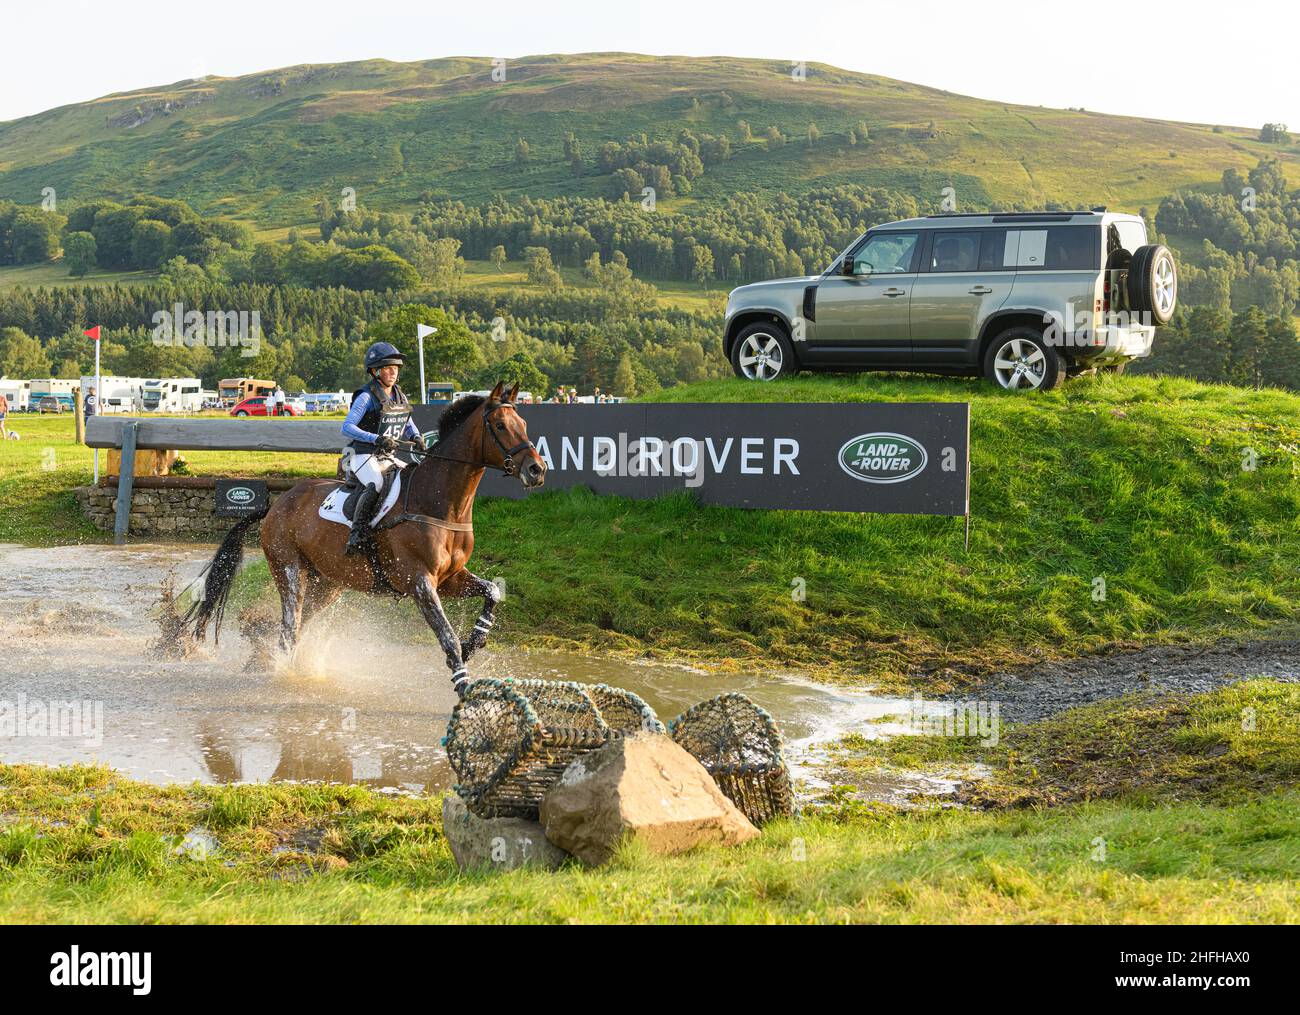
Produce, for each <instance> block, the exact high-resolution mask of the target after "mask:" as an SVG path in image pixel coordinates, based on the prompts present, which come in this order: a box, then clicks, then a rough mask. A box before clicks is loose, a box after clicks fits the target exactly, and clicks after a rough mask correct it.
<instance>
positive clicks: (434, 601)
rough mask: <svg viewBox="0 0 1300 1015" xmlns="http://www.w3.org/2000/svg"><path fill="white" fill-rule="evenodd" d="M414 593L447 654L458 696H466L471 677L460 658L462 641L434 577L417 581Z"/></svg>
mask: <svg viewBox="0 0 1300 1015" xmlns="http://www.w3.org/2000/svg"><path fill="white" fill-rule="evenodd" d="M412 593H413V595H414V596H415V602H416V604H417V605H418V606H419V607H420V614H421V615H422V616H423V617H424V619H425V621H426V622H427V623H428V625H429V626H430V627H431V628H433V633H434V634H436V635H437V636H438V643H439V644H440V645H442V650H443V651H444V652H446V653H447V668H448V669H449V670H451V686H452V687H453V688H454V689H455V691H456V694H457V695H458V696H459V695H462V694H464V693H465V688H466V687H468V686H469V675H468V674H467V673H466V670H465V663H464V662H463V661H462V660H461V657H460V639H459V638H457V637H456V631H455V630H454V629H453V628H452V626H451V621H450V620H448V619H447V614H446V613H444V612H443V610H442V600H441V599H439V598H438V589H437V588H436V587H435V585H434V582H433V577H432V576H431V575H428V574H426V575H423V576H422V577H421V578H419V579H417V580H416V582H415V584H414V587H413V588H412Z"/></svg>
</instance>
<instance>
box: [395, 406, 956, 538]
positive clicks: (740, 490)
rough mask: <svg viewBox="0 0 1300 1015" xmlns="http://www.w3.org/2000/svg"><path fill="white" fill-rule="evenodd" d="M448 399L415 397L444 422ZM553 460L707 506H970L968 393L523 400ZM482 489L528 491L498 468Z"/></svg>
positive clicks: (601, 481)
mask: <svg viewBox="0 0 1300 1015" xmlns="http://www.w3.org/2000/svg"><path fill="white" fill-rule="evenodd" d="M442 408H443V407H441V406H417V407H416V409H415V419H416V423H417V424H418V425H419V427H420V429H421V431H423V432H424V433H426V434H428V433H431V432H432V431H435V430H436V429H437V425H438V416H439V414H440V412H441V409H442ZM519 412H520V414H521V415H522V416H523V418H524V420H525V421H526V422H527V424H528V435H529V437H530V438H532V441H533V443H534V444H535V445H537V450H538V453H539V454H540V455H541V456H542V458H543V460H544V461H545V462H546V465H547V473H546V487H545V489H547V490H563V489H566V488H568V487H571V486H577V485H584V486H588V487H590V488H591V489H592V490H594V491H596V492H597V493H613V494H619V495H621V496H624V497H635V498H646V497H657V496H661V495H663V494H665V493H668V492H670V491H673V490H691V491H694V492H695V494H696V496H698V497H699V499H700V501H701V502H702V503H705V504H720V505H726V506H731V507H746V508H783V509H787V510H803V511H873V512H882V513H887V514H926V515H964V514H966V513H967V505H968V503H969V489H968V487H969V479H968V477H969V470H968V468H967V458H968V452H969V447H970V405H969V403H966V402H906V403H904V402H873V403H861V404H847V405H846V404H843V403H837V404H822V403H786V402H781V403H765V404H755V403H744V404H719V403H708V404H701V403H683V404H672V403H647V404H636V405H627V404H622V405H589V404H581V403H580V404H577V405H549V404H541V405H521V406H519ZM479 494H480V495H481V496H504V497H522V496H524V494H525V490H524V488H523V486H522V485H521V484H520V482H519V480H518V479H517V478H514V477H504V476H501V475H500V474H498V473H494V472H488V473H486V474H485V475H484V477H483V482H482V484H481V485H480V487H479Z"/></svg>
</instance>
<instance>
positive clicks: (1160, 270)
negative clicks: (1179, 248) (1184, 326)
mask: <svg viewBox="0 0 1300 1015" xmlns="http://www.w3.org/2000/svg"><path fill="white" fill-rule="evenodd" d="M1152 302H1153V303H1154V304H1155V308H1156V312H1157V314H1158V315H1159V319H1161V320H1165V321H1167V320H1169V319H1170V318H1171V317H1173V316H1174V306H1175V305H1176V304H1177V302H1178V276H1177V274H1176V273H1175V271H1174V259H1173V257H1172V256H1171V255H1170V253H1169V251H1167V250H1162V251H1161V252H1160V254H1159V255H1158V256H1157V259H1156V269H1155V293H1154V294H1153V298H1152Z"/></svg>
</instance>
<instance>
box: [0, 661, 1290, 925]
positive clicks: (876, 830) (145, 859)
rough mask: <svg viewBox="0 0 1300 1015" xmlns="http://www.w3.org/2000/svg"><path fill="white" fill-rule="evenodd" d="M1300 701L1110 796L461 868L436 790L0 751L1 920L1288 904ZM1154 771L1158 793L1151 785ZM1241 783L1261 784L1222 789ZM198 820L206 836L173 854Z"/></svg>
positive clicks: (1204, 914) (1223, 725)
mask: <svg viewBox="0 0 1300 1015" xmlns="http://www.w3.org/2000/svg"><path fill="white" fill-rule="evenodd" d="M1245 702H1248V703H1250V704H1251V705H1252V706H1255V707H1257V708H1258V709H1259V720H1260V721H1259V725H1258V731H1259V732H1258V733H1257V734H1254V736H1255V739H1256V741H1258V742H1257V743H1251V736H1252V734H1244V733H1239V732H1238V733H1234V732H1233V731H1232V726H1233V724H1234V722H1235V724H1236V726H1237V727H1238V729H1239V728H1240V726H1241V720H1240V709H1241V707H1243V703H1245ZM1296 704H1297V701H1296V689H1295V688H1294V687H1291V688H1282V687H1279V686H1278V685H1276V684H1274V683H1272V682H1268V681H1260V682H1255V683H1252V684H1248V685H1243V686H1242V687H1240V688H1232V689H1229V690H1228V691H1224V692H1218V693H1217V694H1215V695H1210V696H1204V697H1202V698H1196V699H1191V700H1190V702H1183V703H1181V704H1180V705H1179V706H1178V708H1176V709H1174V710H1172V711H1171V712H1170V713H1169V715H1170V719H1169V723H1168V726H1169V728H1170V733H1169V735H1167V736H1165V737H1163V738H1161V739H1160V741H1159V742H1158V746H1156V747H1149V748H1148V749H1147V750H1146V752H1145V755H1144V759H1145V760H1147V761H1149V762H1150V764H1149V765H1144V764H1142V763H1135V762H1134V761H1133V760H1132V759H1128V760H1127V769H1128V770H1129V772H1130V773H1131V775H1132V778H1131V779H1130V781H1129V784H1128V785H1126V786H1124V787H1121V788H1120V789H1118V790H1117V791H1116V792H1115V793H1113V794H1108V798H1107V799H1105V800H1091V801H1086V802H1079V803H1072V804H1069V805H1066V806H1059V807H1046V808H1043V807H1038V806H1035V807H1031V808H1025V807H1019V808H1017V809H1011V808H1009V807H1007V806H1006V804H1007V803H1008V802H1010V803H1014V804H1025V803H1027V801H1025V800H1012V801H1001V802H998V803H996V804H994V805H992V807H991V809H989V810H985V811H978V810H961V809H949V808H942V809H940V808H933V809H921V810H914V811H899V810H896V809H893V808H889V807H884V806H879V805H877V806H869V805H863V804H860V803H856V802H854V801H852V800H847V799H846V798H845V797H844V795H843V793H837V794H834V795H833V800H832V802H831V803H829V804H826V805H824V806H818V807H815V808H814V809H812V810H811V811H810V812H809V813H807V814H806V815H804V816H800V817H796V818H793V819H789V820H783V821H779V822H775V823H773V824H771V825H769V826H767V827H766V828H765V829H764V830H763V833H762V835H761V836H760V837H759V838H758V839H756V840H754V841H752V842H750V843H747V844H746V845H744V846H740V847H736V848H733V849H727V850H723V849H713V848H709V849H700V850H696V851H694V852H691V853H688V854H685V855H682V856H678V857H654V856H651V855H649V854H648V853H646V852H645V851H644V850H642V849H639V848H636V847H635V846H632V847H624V848H623V849H622V850H621V851H620V852H619V853H618V854H617V855H616V857H615V859H614V861H613V862H612V863H611V864H610V865H608V866H607V867H604V868H600V869H597V870H586V869H583V868H581V867H580V866H578V865H577V864H576V863H573V862H570V863H569V864H567V865H565V866H564V867H562V868H561V869H560V870H559V871H558V872H555V873H548V872H538V871H516V872H510V873H492V872H474V873H468V874H461V873H459V872H458V871H457V869H456V867H455V865H454V863H453V861H452V859H451V856H450V852H449V850H448V847H447V843H446V841H445V839H444V838H443V836H442V832H441V821H440V807H439V800H438V799H436V798H411V797H393V796H388V795H384V794H379V793H376V792H373V791H371V790H369V789H366V788H363V787H358V786H331V785H300V784H276V785H269V786H266V785H263V786H255V785H240V786H221V787H212V786H206V787H205V786H199V785H192V786H188V787H180V786H170V787H161V788H160V787H156V786H149V785H145V784H142V783H136V782H131V781H129V780H126V779H122V778H120V777H119V776H117V775H115V774H113V773H112V772H110V771H109V770H107V769H105V768H88V767H79V766H78V767H65V768H56V769H47V768H39V767H35V766H4V765H0V921H9V922H16V923H25V922H69V923H83V922H178V923H194V922H204V923H206V922H276V921H285V922H299V923H328V922H425V921H428V922H433V921H438V922H456V923H461V922H494V923H495V922H556V923H564V922H673V923H682V922H754V923H769V922H798V923H813V922H836V923H841V922H850V921H852V922H889V923H894V922H899V923H907V922H927V923H928V922H934V923H1001V922H1044V923H1046V922H1071V923H1081V922H1087V923H1112V922H1113V923H1120V922H1123V923H1234V922H1278V923H1294V922H1296V921H1297V920H1300V896H1297V894H1296V892H1295V884H1296V879H1297V878H1300V793H1297V791H1295V790H1294V789H1290V788H1286V787H1290V786H1293V785H1294V774H1295V765H1296V761H1297V758H1300V728H1298V727H1297V724H1296V723H1295V722H1294V716H1295V707H1296ZM1130 714H1131V706H1129V705H1125V704H1123V703H1120V704H1118V705H1113V706H1098V707H1096V708H1093V709H1085V710H1080V711H1079V712H1077V713H1071V714H1067V715H1066V716H1064V717H1061V718H1060V719H1058V720H1053V722H1052V723H1049V724H1045V727H1044V730H1043V732H1045V733H1046V732H1051V731H1057V732H1060V733H1061V734H1062V736H1064V737H1066V738H1067V739H1069V741H1070V742H1071V743H1072V744H1079V743H1082V742H1084V741H1085V740H1086V741H1088V742H1090V743H1095V744H1099V745H1101V746H1102V749H1103V750H1110V752H1111V758H1110V760H1111V761H1112V762H1115V761H1119V762H1121V763H1124V762H1125V759H1124V758H1123V757H1121V756H1120V754H1121V752H1120V751H1119V750H1117V749H1115V748H1111V747H1108V746H1107V745H1108V743H1109V740H1110V737H1111V734H1112V733H1113V732H1114V731H1115V730H1116V728H1118V726H1120V725H1122V723H1123V721H1124V720H1125V718H1126V716H1128V715H1130ZM1033 729H1034V728H1032V727H1031V728H1030V730H1031V732H1032V730H1033ZM1207 736H1210V737H1213V738H1215V740H1214V742H1215V743H1218V742H1219V740H1218V739H1217V738H1219V737H1223V738H1225V739H1226V740H1227V741H1228V742H1229V743H1230V744H1231V745H1232V746H1231V747H1230V749H1229V750H1228V751H1227V752H1224V753H1222V754H1217V755H1215V756H1214V757H1213V758H1212V759H1211V760H1212V761H1213V764H1214V766H1215V767H1216V768H1217V769H1218V770H1219V771H1220V772H1222V773H1223V775H1224V778H1223V779H1220V780H1219V784H1217V785H1214V786H1210V785H1208V784H1206V783H1204V782H1198V781H1196V780H1186V779H1184V780H1182V782H1181V788H1180V791H1179V792H1178V793H1170V792H1167V790H1168V789H1169V787H1168V785H1161V784H1160V774H1159V773H1160V772H1164V771H1173V770H1181V769H1185V768H1186V767H1187V766H1189V765H1192V764H1194V763H1195V760H1196V759H1197V758H1198V757H1199V756H1200V755H1202V754H1204V753H1205V745H1206V743H1207V741H1206V737H1207ZM1017 745H1018V746H1017V751H1019V750H1020V749H1023V748H1026V746H1027V744H1026V743H1023V742H1020V741H1017ZM1039 746H1042V747H1046V748H1047V749H1049V750H1051V751H1054V752H1055V754H1054V757H1058V758H1059V757H1060V756H1062V755H1063V754H1064V753H1065V751H1064V750H1063V749H1061V748H1054V747H1052V745H1051V744H1050V741H1049V740H1048V739H1047V738H1046V737H1044V738H1042V739H1041V741H1040V742H1039ZM1013 756H1017V755H1013V754H1011V753H1009V752H1004V754H1003V755H1002V761H1001V763H1002V764H1003V765H1005V763H1006V759H1007V758H1009V757H1013ZM1018 757H1019V761H1018V764H1019V766H1021V767H1026V766H1029V765H1032V764H1034V763H1040V764H1046V765H1051V764H1053V761H1052V760H1051V759H1050V758H1049V759H1048V760H1046V761H1040V760H1039V758H1038V757H1037V755H1018ZM1270 758H1271V759H1272V760H1271V761H1270V760H1267V759H1270ZM1280 765H1281V766H1282V767H1279V766H1280ZM1147 769H1151V770H1153V771H1155V773H1156V774H1155V776H1154V777H1153V779H1154V784H1156V785H1157V787H1158V789H1161V790H1164V791H1166V792H1155V793H1152V792H1150V791H1149V789H1150V788H1149V786H1148V785H1147V780H1146V779H1144V777H1143V775H1144V772H1145V771H1146V770H1147ZM1003 771H1005V769H1003ZM1263 771H1267V772H1268V773H1269V776H1270V780H1271V781H1268V782H1264V781H1261V780H1259V779H1258V778H1257V776H1258V775H1259V774H1260V773H1261V772H1263ZM998 777H999V776H998V775H995V779H996V778H998ZM1231 778H1238V779H1239V780H1240V782H1241V783H1242V784H1243V785H1248V786H1249V790H1250V792H1249V793H1246V794H1234V795H1233V798H1232V799H1230V800H1226V801H1225V800H1224V799H1222V797H1223V794H1222V793H1220V792H1218V791H1219V790H1221V789H1222V788H1223V785H1224V784H1226V782H1228V781H1230V779H1231ZM194 832H200V833H202V834H203V835H204V836H206V837H207V839H208V840H209V845H210V848H211V847H213V846H214V847H215V848H213V849H211V851H210V852H207V853H206V854H203V853H200V854H195V853H194V852H193V851H191V852H178V845H180V844H181V843H183V842H184V840H185V837H186V836H187V835H189V834H190V833H194ZM191 841H194V840H193V839H191ZM1099 843H1100V844H1101V847H1102V848H1099Z"/></svg>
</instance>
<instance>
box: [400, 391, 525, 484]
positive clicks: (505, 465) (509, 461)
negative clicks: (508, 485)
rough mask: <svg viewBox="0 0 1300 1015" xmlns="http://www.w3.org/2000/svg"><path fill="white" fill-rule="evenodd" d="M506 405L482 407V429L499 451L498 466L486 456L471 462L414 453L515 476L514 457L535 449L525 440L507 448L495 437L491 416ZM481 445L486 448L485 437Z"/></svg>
mask: <svg viewBox="0 0 1300 1015" xmlns="http://www.w3.org/2000/svg"><path fill="white" fill-rule="evenodd" d="M507 404H508V403H506V402H488V403H487V404H486V405H484V406H483V429H484V431H486V433H488V434H490V435H491V437H492V441H493V443H494V444H496V446H497V448H498V449H500V451H501V464H500V465H491V464H489V463H488V461H487V456H486V455H484V456H483V461H481V462H472V461H470V460H469V459H468V458H452V457H451V456H450V455H438V454H434V453H433V452H432V451H416V452H414V453H415V454H417V455H422V456H424V457H425V458H441V459H442V460H443V461H444V462H460V463H461V464H463V465H476V466H479V467H481V468H485V469H496V470H498V471H499V472H501V473H502V475H505V476H513V475H514V474H515V455H517V454H519V453H520V452H521V451H532V452H534V453H536V451H537V448H536V447H534V446H533V442H532V441H530V440H528V439H526V438H525V439H524V440H523V441H521V442H520V443H518V444H516V445H515V446H514V447H513V448H507V447H506V446H505V444H504V443H503V442H502V440H501V438H500V437H498V436H497V432H496V430H495V429H494V428H493V426H492V420H491V416H492V413H494V412H496V410H497V409H500V408H503V407H504V406H505V405H507ZM483 443H484V445H485V446H486V444H487V438H486V437H485V438H484V441H483ZM435 446H436V445H435Z"/></svg>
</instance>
